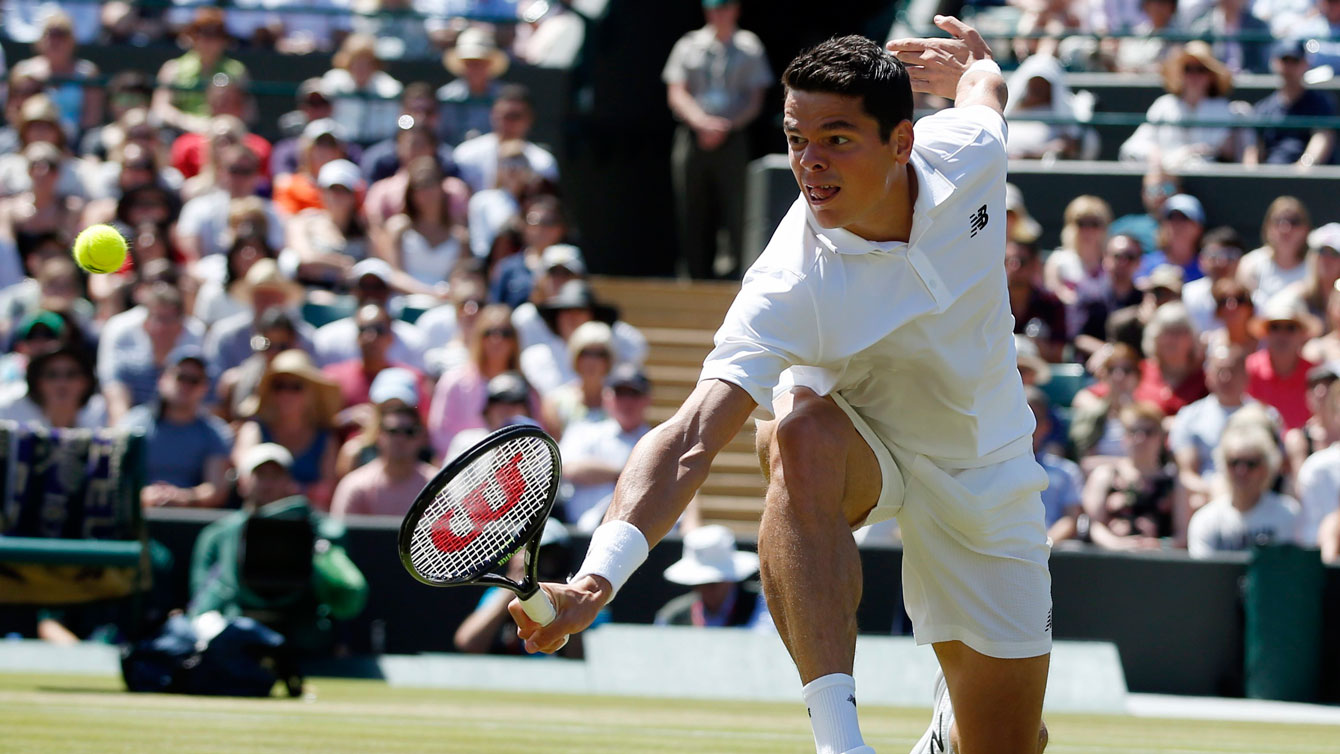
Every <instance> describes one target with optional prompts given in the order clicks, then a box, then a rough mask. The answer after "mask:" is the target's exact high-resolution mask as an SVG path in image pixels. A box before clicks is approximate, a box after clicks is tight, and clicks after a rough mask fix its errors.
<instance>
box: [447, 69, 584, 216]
mask: <svg viewBox="0 0 1340 754" xmlns="http://www.w3.org/2000/svg"><path fill="white" fill-rule="evenodd" d="M489 124H490V125H491V126H492V129H493V130H492V131H490V132H489V133H486V134H483V135H481V136H476V137H475V138H473V139H467V140H466V141H463V142H461V143H460V145H459V146H457V147H456V149H455V151H453V152H452V153H451V156H452V159H454V160H455V161H456V166H457V168H458V169H459V170H460V171H461V180H463V181H465V183H466V185H467V186H469V187H470V190H471V191H483V190H484V189H490V188H497V187H498V145H500V144H502V143H503V142H506V141H521V142H523V143H524V144H525V146H524V148H523V150H524V152H525V155H526V160H527V161H528V162H530V166H531V169H532V170H534V171H535V172H536V173H537V174H539V175H541V176H544V177H545V178H547V179H549V180H551V181H558V162H557V161H555V160H554V156H553V155H552V154H550V153H549V152H547V151H546V150H544V149H543V148H541V147H540V146H538V145H536V144H533V143H531V142H530V141H528V140H527V137H528V136H529V135H530V129H531V126H533V125H535V111H534V108H533V107H532V105H531V101H530V92H529V90H527V89H526V88H525V87H524V86H521V85H520V84H508V85H506V86H504V87H503V88H502V89H501V90H500V91H499V92H498V96H497V97H496V98H495V99H494V100H493V108H492V109H491V110H490V111H489Z"/></svg>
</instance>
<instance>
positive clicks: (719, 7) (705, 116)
mask: <svg viewBox="0 0 1340 754" xmlns="http://www.w3.org/2000/svg"><path fill="white" fill-rule="evenodd" d="M703 13H704V15H706V16H707V25H706V26H704V27H703V28H701V29H696V30H694V31H691V32H689V33H687V34H685V35H684V36H683V37H680V39H679V41H678V42H676V43H675V46H674V48H673V49H672V50H671V51H670V59H669V60H667V61H666V63H665V69H664V70H663V71H662V72H661V80H662V81H664V82H665V85H666V99H667V101H668V103H669V105H670V111H671V112H672V113H674V115H675V118H676V119H677V120H678V121H679V123H680V126H679V128H678V129H677V130H676V131H675V144H674V148H673V151H672V152H671V155H670V163H671V175H672V177H673V179H674V188H675V210H676V215H677V220H678V223H679V233H680V249H681V251H680V255H681V257H680V265H681V272H682V273H686V274H688V275H689V276H690V277H693V278H714V277H717V270H716V263H717V258H718V257H719V256H721V254H720V250H718V249H717V244H716V239H717V231H718V230H719V229H720V228H723V227H724V228H725V229H726V232H727V234H728V237H729V239H730V257H729V260H730V264H729V267H730V269H729V271H728V273H727V275H726V277H733V276H736V275H738V273H739V268H740V265H741V264H742V263H743V257H742V254H743V247H742V243H743V240H744V177H745V167H746V163H747V162H748V160H749V156H750V155H749V142H748V140H747V132H746V129H747V128H748V126H749V124H750V123H751V122H753V120H754V119H755V118H757V117H758V114H759V111H760V109H761V108H762V106H763V95H764V94H765V93H766V92H767V90H768V87H770V86H772V84H773V75H772V69H771V68H770V67H769V66H768V58H767V55H766V54H765V53H764V50H763V43H762V42H761V41H759V38H758V37H757V36H756V35H755V34H754V33H753V32H750V31H746V30H744V29H741V28H739V20H740V4H739V2H738V1H737V0H703Z"/></svg>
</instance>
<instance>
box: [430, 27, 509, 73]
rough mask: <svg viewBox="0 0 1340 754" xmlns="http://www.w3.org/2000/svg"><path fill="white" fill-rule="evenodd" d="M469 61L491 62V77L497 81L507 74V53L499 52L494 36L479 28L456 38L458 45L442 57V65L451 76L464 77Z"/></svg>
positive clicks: (468, 30) (467, 31)
mask: <svg viewBox="0 0 1340 754" xmlns="http://www.w3.org/2000/svg"><path fill="white" fill-rule="evenodd" d="M467 60H487V61H489V77H490V78H495V79H496V78H498V77H499V76H501V75H503V74H504V73H506V72H507V65H508V62H509V61H508V59H507V53H505V52H503V51H502V50H499V49H498V44H497V43H496V42H494V41H493V34H491V33H490V32H488V31H487V30H485V29H481V28H479V27H477V26H471V27H470V28H468V29H466V30H465V31H462V32H461V33H460V36H458V37H456V45H455V46H454V47H452V48H451V49H450V50H447V52H446V54H444V55H443V56H442V65H444V66H446V69H447V70H448V71H450V72H451V75H453V76H464V75H465V61H467Z"/></svg>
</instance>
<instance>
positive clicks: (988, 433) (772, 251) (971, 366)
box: [699, 105, 1033, 468]
mask: <svg viewBox="0 0 1340 754" xmlns="http://www.w3.org/2000/svg"><path fill="white" fill-rule="evenodd" d="M914 133H915V137H914V142H913V150H912V162H911V164H912V165H913V168H914V169H915V170H916V176H917V184H918V187H919V188H918V193H917V198H916V201H915V203H914V206H913V217H912V231H911V235H910V241H909V243H871V242H869V241H866V240H864V239H862V238H860V237H858V236H856V235H854V234H852V233H849V232H847V231H844V230H841V229H837V230H834V229H828V228H823V227H820V226H819V225H818V223H817V222H816V221H815V219H814V216H813V214H812V213H811V212H810V210H809V207H808V205H807V203H806V202H805V200H804V198H803V197H802V198H800V199H797V200H796V203H795V204H794V205H792V207H791V210H790V211H789V212H788V213H787V215H786V217H785V218H783V220H782V222H781V224H780V225H778V227H777V230H776V232H775V233H774V234H773V237H772V240H771V241H770V242H769V243H768V246H767V248H766V249H765V250H764V252H763V254H762V255H761V256H760V257H759V258H758V260H757V261H756V262H755V263H754V265H753V266H752V267H751V268H750V269H749V272H748V273H747V274H746V275H745V278H744V283H743V285H742V288H741V290H740V293H739V295H738V296H737V297H736V299H735V302H734V303H733V304H732V305H731V308H730V311H729V312H728V313H727V315H726V319H725V322H724V323H723V324H722V326H721V329H720V330H718V331H717V334H716V338H715V342H716V347H715V348H714V349H713V351H712V352H711V354H709V355H708V357H707V361H706V363H705V364H704V365H703V371H702V374H701V375H700V377H699V379H700V380H707V379H720V380H725V381H727V382H731V383H734V384H736V385H739V386H740V387H741V388H743V389H744V390H746V391H747V392H748V393H749V394H750V396H752V397H753V399H754V400H755V401H756V402H757V403H758V404H759V406H760V407H761V408H762V409H763V411H765V412H767V413H768V414H769V415H771V408H772V399H773V396H774V389H776V390H779V391H785V390H789V389H790V386H791V385H803V386H806V387H810V388H812V389H814V390H815V392H817V393H819V394H820V395H827V394H828V393H830V392H833V391H836V392H837V393H839V394H841V395H842V397H843V398H844V399H846V401H847V402H848V403H849V404H851V406H852V407H853V408H854V409H855V410H856V411H857V412H858V413H859V414H860V416H862V417H863V418H865V419H866V421H867V422H868V423H869V424H870V426H871V428H872V429H873V430H874V431H875V433H876V434H877V435H878V436H879V438H880V439H881V440H882V441H884V442H885V443H886V444H889V445H890V446H896V447H899V448H901V449H902V450H905V451H910V452H912V453H917V454H922V455H925V456H927V457H928V458H929V459H930V460H932V461H934V462H936V463H937V465H940V466H944V467H958V468H969V467H975V466H984V465H988V464H991V463H996V462H998V461H1001V460H1005V459H1008V458H1012V457H1014V456H1017V455H1020V454H1022V453H1028V452H1031V449H1032V446H1031V436H1032V430H1033V413H1032V411H1030V410H1029V408H1028V404H1027V402H1026V401H1025V399H1024V392H1023V385H1022V383H1021V381H1020V379H1019V373H1018V369H1017V367H1016V366H1015V351H1014V337H1013V334H1012V333H1013V323H1014V320H1013V317H1012V315H1011V313H1010V305H1009V297H1008V294H1007V290H1006V285H1005V267H1004V257H1005V166H1006V157H1005V122H1004V120H1003V119H1002V118H1001V116H1000V115H999V114H997V113H996V112H995V111H993V110H991V109H990V108H988V107H985V106H980V105H978V106H972V107H964V108H951V109H948V110H944V111H942V112H940V113H937V114H935V115H931V116H927V117H925V118H922V119H921V120H919V121H918V122H917V123H916V124H915V128H914Z"/></svg>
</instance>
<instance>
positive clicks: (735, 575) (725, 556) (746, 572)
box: [664, 524, 758, 586]
mask: <svg viewBox="0 0 1340 754" xmlns="http://www.w3.org/2000/svg"><path fill="white" fill-rule="evenodd" d="M755 573H758V556H757V555H755V554H754V553H752V552H740V551H739V550H737V549H735V535H734V534H732V533H731V530H730V529H727V528H726V527H724V526H721V525H720V524H710V525H708V526H700V527H698V528H697V529H694V530H693V531H691V532H689V533H688V534H685V535H684V557H682V558H680V559H679V560H678V561H677V562H675V563H674V564H672V565H671V566H670V567H669V568H667V569H665V573H664V576H665V580H666V581H670V582H673V583H676V584H683V585H684V586H701V585H703V584H717V583H720V582H722V581H744V580H745V579H747V578H749V577H750V576H753V575H754V574H755Z"/></svg>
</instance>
